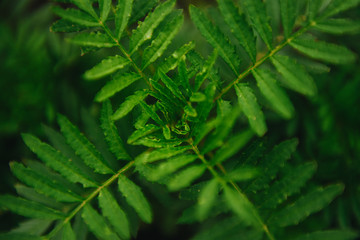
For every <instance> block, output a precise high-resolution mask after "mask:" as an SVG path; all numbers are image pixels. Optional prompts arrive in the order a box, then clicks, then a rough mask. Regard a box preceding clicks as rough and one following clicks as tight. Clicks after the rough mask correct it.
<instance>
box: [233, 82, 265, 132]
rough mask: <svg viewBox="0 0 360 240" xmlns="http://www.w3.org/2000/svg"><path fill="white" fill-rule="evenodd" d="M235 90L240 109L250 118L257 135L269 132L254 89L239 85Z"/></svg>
mask: <svg viewBox="0 0 360 240" xmlns="http://www.w3.org/2000/svg"><path fill="white" fill-rule="evenodd" d="M235 90H236V94H237V96H238V102H239V105H240V108H241V109H242V111H243V112H244V114H245V116H246V117H247V118H248V120H249V123H250V126H251V128H252V129H253V130H254V131H255V132H256V134H257V135H259V136H262V135H264V134H265V132H266V131H267V127H266V123H265V117H264V114H263V112H262V111H261V109H260V106H259V104H258V103H257V100H256V97H255V95H254V93H253V91H252V89H251V88H250V87H248V86H247V85H246V84H237V85H235Z"/></svg>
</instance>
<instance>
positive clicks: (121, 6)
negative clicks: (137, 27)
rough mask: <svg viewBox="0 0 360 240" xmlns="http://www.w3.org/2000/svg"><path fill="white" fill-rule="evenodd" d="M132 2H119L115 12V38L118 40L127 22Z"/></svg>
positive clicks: (128, 0)
mask: <svg viewBox="0 0 360 240" xmlns="http://www.w3.org/2000/svg"><path fill="white" fill-rule="evenodd" d="M132 7H133V0H119V1H118V5H117V7H116V12H115V32H116V33H115V36H116V38H117V39H118V40H119V39H120V38H121V35H122V34H123V32H124V30H125V29H126V26H127V24H128V22H129V19H130V16H131V13H132Z"/></svg>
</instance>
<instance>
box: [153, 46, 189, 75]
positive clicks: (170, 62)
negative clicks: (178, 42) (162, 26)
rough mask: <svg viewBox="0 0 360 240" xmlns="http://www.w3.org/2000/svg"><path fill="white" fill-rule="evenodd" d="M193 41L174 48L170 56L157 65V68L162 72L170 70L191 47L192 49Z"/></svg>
mask: <svg viewBox="0 0 360 240" xmlns="http://www.w3.org/2000/svg"><path fill="white" fill-rule="evenodd" d="M194 47H195V43H194V42H189V43H187V44H184V45H183V46H181V47H180V48H178V49H176V50H175V51H174V53H173V54H171V56H170V57H168V58H166V59H165V60H164V61H163V62H162V63H160V65H159V68H158V69H159V70H160V71H161V72H163V73H167V72H169V71H170V70H173V69H174V68H176V67H177V65H178V64H179V62H180V61H181V59H182V58H183V57H184V56H185V55H186V54H187V53H188V52H189V51H190V50H192V49H194Z"/></svg>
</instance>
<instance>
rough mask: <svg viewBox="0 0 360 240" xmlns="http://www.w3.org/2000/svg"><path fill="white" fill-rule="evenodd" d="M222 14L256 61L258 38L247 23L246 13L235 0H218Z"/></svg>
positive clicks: (252, 59)
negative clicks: (240, 9) (243, 12)
mask: <svg viewBox="0 0 360 240" xmlns="http://www.w3.org/2000/svg"><path fill="white" fill-rule="evenodd" d="M217 2H218V5H219V9H220V11H221V14H222V15H223V16H224V19H225V21H226V23H227V24H228V25H229V27H230V30H231V32H232V33H233V34H234V35H235V37H236V38H237V40H238V41H239V43H240V44H241V46H243V48H244V49H245V51H246V52H247V53H248V54H249V56H250V59H251V61H253V62H255V61H256V39H255V36H254V32H253V30H252V28H251V27H250V26H249V24H248V23H247V21H246V19H245V17H244V15H241V14H240V12H239V9H238V8H237V7H236V6H235V5H234V2H233V0H217Z"/></svg>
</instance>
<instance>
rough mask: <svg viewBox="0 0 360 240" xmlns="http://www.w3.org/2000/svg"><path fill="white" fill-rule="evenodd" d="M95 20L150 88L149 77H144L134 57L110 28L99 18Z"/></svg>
mask: <svg viewBox="0 0 360 240" xmlns="http://www.w3.org/2000/svg"><path fill="white" fill-rule="evenodd" d="M97 20H98V22H99V24H100V25H101V27H102V28H103V29H104V31H105V32H106V34H107V35H108V36H109V37H110V38H111V39H112V40H113V41H114V43H115V44H116V46H117V47H118V48H119V49H120V51H121V53H122V54H124V56H125V57H126V58H127V59H128V60H129V61H130V62H131V65H132V66H133V68H134V69H135V70H136V71H137V72H138V73H139V74H140V76H141V77H142V78H143V79H144V80H145V82H146V83H147V85H149V87H150V88H151V89H152V85H151V83H150V81H149V79H148V78H147V77H146V75H145V74H144V72H143V71H142V70H141V69H140V68H139V67H138V66H137V65H136V63H135V61H134V59H133V58H132V57H131V55H130V54H129V53H128V52H127V51H126V50H125V48H124V47H123V46H122V45H121V44H120V42H119V40H118V39H117V38H116V37H115V36H114V35H113V34H112V32H111V31H110V29H109V28H108V27H107V26H106V25H105V24H104V23H103V22H102V21H101V20H100V19H97Z"/></svg>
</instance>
